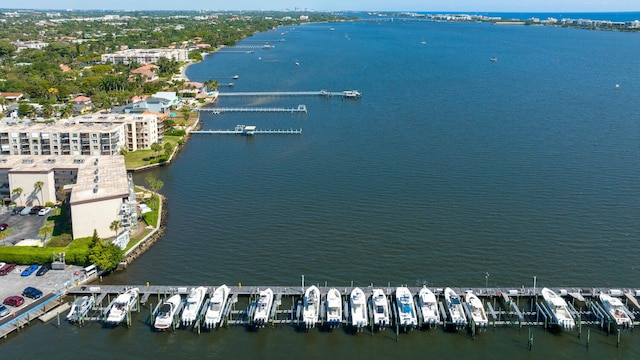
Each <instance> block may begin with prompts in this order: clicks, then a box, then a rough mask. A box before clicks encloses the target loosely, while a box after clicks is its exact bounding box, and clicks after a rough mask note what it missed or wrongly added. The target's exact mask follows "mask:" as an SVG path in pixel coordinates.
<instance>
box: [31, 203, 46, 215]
mask: <svg viewBox="0 0 640 360" xmlns="http://www.w3.org/2000/svg"><path fill="white" fill-rule="evenodd" d="M42 209H44V206H40V205H37V206H34V207H32V208H31V210H29V215H36V214H38V213H39V212H40V210H42Z"/></svg>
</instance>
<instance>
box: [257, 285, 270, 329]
mask: <svg viewBox="0 0 640 360" xmlns="http://www.w3.org/2000/svg"><path fill="white" fill-rule="evenodd" d="M271 304H273V291H272V290H271V289H270V288H269V289H266V290H263V291H260V297H259V298H258V302H257V303H256V310H255V313H254V314H253V324H254V326H256V327H262V326H264V325H265V324H266V323H267V322H268V321H269V315H270V313H271Z"/></svg>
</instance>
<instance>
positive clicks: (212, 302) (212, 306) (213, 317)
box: [204, 285, 229, 329]
mask: <svg viewBox="0 0 640 360" xmlns="http://www.w3.org/2000/svg"><path fill="white" fill-rule="evenodd" d="M228 298H229V287H228V286H227V285H222V286H219V287H218V288H217V289H216V291H214V292H213V295H212V296H211V299H209V302H208V303H207V312H206V313H205V315H204V326H205V327H206V328H209V329H215V328H216V327H218V326H219V325H220V323H221V322H222V315H223V314H222V312H223V311H224V308H225V306H227V299H228Z"/></svg>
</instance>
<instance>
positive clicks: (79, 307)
mask: <svg viewBox="0 0 640 360" xmlns="http://www.w3.org/2000/svg"><path fill="white" fill-rule="evenodd" d="M93 304H95V299H94V298H93V296H83V297H80V298H77V299H76V301H74V302H73V304H72V305H71V310H69V313H68V314H67V320H68V321H71V322H78V321H81V320H82V319H84V317H85V316H86V315H87V313H88V312H89V310H91V308H92V307H93Z"/></svg>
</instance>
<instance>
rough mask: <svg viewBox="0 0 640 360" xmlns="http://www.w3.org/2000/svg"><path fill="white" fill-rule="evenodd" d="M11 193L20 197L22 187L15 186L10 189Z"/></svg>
mask: <svg viewBox="0 0 640 360" xmlns="http://www.w3.org/2000/svg"><path fill="white" fill-rule="evenodd" d="M11 194H13V195H14V196H15V197H16V198H20V195H21V194H22V188H21V187H17V188H15V189H13V190H11Z"/></svg>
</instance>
